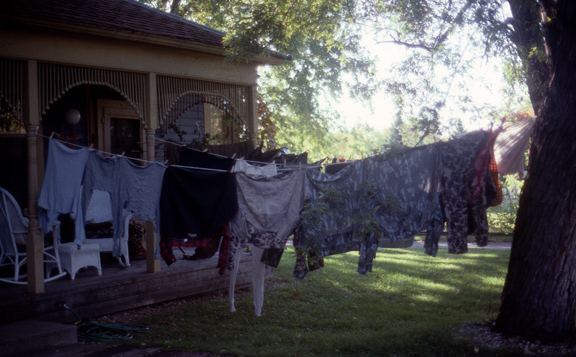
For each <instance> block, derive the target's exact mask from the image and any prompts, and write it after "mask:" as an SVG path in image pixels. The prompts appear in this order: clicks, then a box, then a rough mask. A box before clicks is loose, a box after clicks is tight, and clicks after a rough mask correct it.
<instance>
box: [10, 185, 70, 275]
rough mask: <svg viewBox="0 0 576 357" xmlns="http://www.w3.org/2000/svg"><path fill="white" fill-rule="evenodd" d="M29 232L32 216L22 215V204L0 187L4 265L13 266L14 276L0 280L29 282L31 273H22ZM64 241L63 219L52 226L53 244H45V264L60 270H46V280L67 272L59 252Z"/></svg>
mask: <svg viewBox="0 0 576 357" xmlns="http://www.w3.org/2000/svg"><path fill="white" fill-rule="evenodd" d="M27 233H28V218H26V217H24V216H23V215H22V210H21V209H20V206H19V205H18V203H17V202H16V200H15V199H14V197H13V196H12V195H11V194H10V193H9V192H8V191H6V190H5V189H3V188H1V187H0V247H1V248H2V251H1V252H0V266H12V268H13V270H14V276H12V277H10V278H0V281H3V282H6V283H11V284H22V285H25V284H27V283H28V282H27V281H26V277H27V274H21V273H20V269H21V268H22V267H23V266H25V265H26V234H27ZM58 243H60V222H57V223H56V225H54V226H53V227H52V243H51V244H48V245H47V244H46V242H43V245H44V252H43V253H44V254H43V256H44V258H43V261H44V263H48V264H47V266H51V265H52V266H54V267H55V268H56V269H57V270H58V273H57V274H56V275H54V276H51V273H52V269H49V270H48V269H46V274H45V275H46V277H45V279H44V281H45V282H49V281H52V280H56V279H58V278H60V277H62V276H64V275H66V272H63V271H62V266H61V264H60V256H59V255H58Z"/></svg>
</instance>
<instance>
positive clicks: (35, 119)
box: [22, 60, 44, 294]
mask: <svg viewBox="0 0 576 357" xmlns="http://www.w3.org/2000/svg"><path fill="white" fill-rule="evenodd" d="M23 102H24V104H23V108H22V109H23V114H24V122H25V123H26V145H27V158H28V220H29V223H28V234H27V235H26V258H27V260H26V269H27V272H28V293H30V294H40V293H43V292H44V262H43V260H44V259H43V252H44V239H43V236H42V230H41V228H40V221H39V220H38V159H37V156H36V153H37V151H36V150H37V146H36V145H37V142H36V130H37V127H38V125H40V111H39V110H38V66H37V62H36V61H31V60H30V61H28V62H27V67H26V75H25V91H24V101H23Z"/></svg>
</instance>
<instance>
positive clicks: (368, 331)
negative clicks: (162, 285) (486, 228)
mask: <svg viewBox="0 0 576 357" xmlns="http://www.w3.org/2000/svg"><path fill="white" fill-rule="evenodd" d="M508 258H509V251H488V250H482V251H478V252H473V253H468V254H465V255H448V254H446V253H444V252H440V253H439V255H438V257H436V258H433V257H429V256H427V255H425V254H424V253H423V251H422V250H421V249H416V248H409V249H393V250H392V249H386V250H382V249H380V250H379V251H378V254H377V257H376V259H375V261H374V267H373V272H371V273H368V274H366V275H360V274H358V273H357V272H356V269H357V262H358V253H357V252H350V253H346V254H341V255H336V256H331V257H327V258H326V261H325V267H324V268H323V269H320V270H317V271H313V272H310V273H309V274H308V275H307V276H306V278H304V279H302V280H299V279H295V278H293V277H292V276H291V274H292V270H293V267H294V262H295V257H294V254H293V249H292V248H289V250H288V251H287V252H285V254H284V257H283V259H282V261H281V263H280V266H279V268H278V269H276V270H275V272H274V277H273V278H272V279H271V280H270V281H269V282H268V286H269V287H273V288H269V289H267V290H266V293H265V297H264V309H263V312H264V315H263V316H261V317H256V316H254V313H253V307H252V294H251V293H247V294H244V295H243V296H241V297H239V298H237V299H236V309H237V311H236V312H235V313H230V312H229V310H228V302H227V300H226V299H224V298H223V299H220V300H216V301H209V302H202V303H198V304H194V305H192V306H189V307H185V308H182V309H178V310H172V311H170V312H168V313H165V314H162V315H156V316H151V317H150V318H148V319H146V320H145V321H143V323H145V324H147V325H149V326H150V327H151V328H152V329H153V330H154V331H155V333H153V334H148V335H146V336H142V337H140V338H139V339H138V340H137V341H136V342H138V343H142V342H145V343H147V344H156V345H163V346H170V347H171V348H176V349H185V350H196V351H209V352H211V353H217V354H227V355H247V356H287V355H299V356H318V355H320V356H331V355H360V356H362V355H365V356H377V355H378V356H381V355H385V356H386V355H397V356H411V355H418V356H467V355H470V356H471V355H475V356H478V355H491V356H493V355H512V354H511V353H510V352H509V351H504V350H501V351H485V350H478V352H476V351H475V350H474V346H472V345H470V344H469V343H467V342H466V341H463V340H455V339H454V338H453V337H452V336H453V335H452V329H453V328H455V327H458V326H461V325H463V324H467V323H473V322H475V323H477V322H484V321H489V320H491V319H493V318H495V317H496V314H497V312H498V311H497V310H498V306H499V299H500V294H501V290H502V286H503V284H504V278H505V274H506V267H507V262H508ZM175 283H177V282H175Z"/></svg>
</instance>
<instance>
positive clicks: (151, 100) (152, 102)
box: [144, 73, 160, 273]
mask: <svg viewBox="0 0 576 357" xmlns="http://www.w3.org/2000/svg"><path fill="white" fill-rule="evenodd" d="M156 85H157V84H156V73H148V76H147V83H146V118H144V120H145V126H144V127H145V129H146V155H147V160H148V161H154V160H155V159H156V151H155V149H154V144H155V139H154V133H155V132H156V128H158V126H159V124H158V97H157V91H156ZM155 225H156V222H146V238H145V239H146V271H147V272H149V273H155V272H159V271H160V260H156V259H154V253H155V252H156V247H157V246H158V244H157V243H158V237H157V236H156V232H155V231H154V227H155Z"/></svg>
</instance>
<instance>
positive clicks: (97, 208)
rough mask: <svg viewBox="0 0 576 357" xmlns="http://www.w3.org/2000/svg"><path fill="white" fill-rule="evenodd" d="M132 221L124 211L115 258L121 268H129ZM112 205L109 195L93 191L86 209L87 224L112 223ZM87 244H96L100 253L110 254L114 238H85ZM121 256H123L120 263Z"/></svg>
mask: <svg viewBox="0 0 576 357" xmlns="http://www.w3.org/2000/svg"><path fill="white" fill-rule="evenodd" d="M130 219H132V213H130V212H127V211H124V212H123V215H122V236H121V237H119V239H120V255H119V256H118V257H116V258H117V259H118V262H119V263H120V264H121V265H123V266H130V251H129V250H128V241H129V237H130V231H129V225H130ZM112 221H113V219H112V204H111V201H110V194H109V193H108V192H105V191H100V190H94V191H93V192H92V197H91V198H90V202H89V204H88V208H86V222H87V223H103V222H112ZM86 242H87V243H98V244H99V245H100V253H112V251H113V248H114V238H113V237H109V238H108V237H106V238H87V239H86ZM121 256H124V261H122V259H121Z"/></svg>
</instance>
